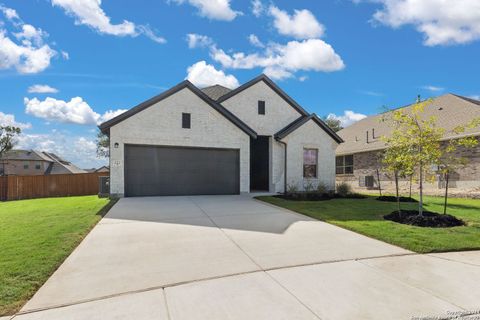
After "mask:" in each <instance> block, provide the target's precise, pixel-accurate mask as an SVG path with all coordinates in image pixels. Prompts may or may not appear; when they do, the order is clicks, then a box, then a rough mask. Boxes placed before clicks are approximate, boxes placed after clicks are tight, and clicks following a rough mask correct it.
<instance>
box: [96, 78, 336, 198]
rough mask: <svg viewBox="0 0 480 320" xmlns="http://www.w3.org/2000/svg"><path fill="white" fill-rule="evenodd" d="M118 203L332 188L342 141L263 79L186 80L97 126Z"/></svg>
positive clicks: (321, 122)
mask: <svg viewBox="0 0 480 320" xmlns="http://www.w3.org/2000/svg"><path fill="white" fill-rule="evenodd" d="M100 130H101V131H102V132H103V133H105V134H107V135H108V136H109V137H110V193H111V194H113V195H118V196H154V195H200V194H238V193H241V192H247V193H248V192H252V191H269V192H283V191H285V190H286V188H287V186H288V185H290V186H296V188H298V189H300V190H301V189H302V188H303V187H304V185H305V183H306V181H308V183H312V184H318V183H322V184H324V185H326V186H327V187H328V188H330V189H333V188H334V186H335V149H336V148H337V146H338V144H339V143H340V142H342V139H341V138H340V137H339V136H338V135H337V134H336V133H335V132H333V131H332V130H331V129H330V128H329V127H328V126H327V125H325V124H324V123H323V121H322V120H321V119H319V118H318V117H317V116H316V115H315V114H310V113H309V112H307V111H306V110H305V109H304V108H302V107H301V106H300V105H299V104H298V103H297V102H295V101H294V100H293V99H292V98H291V97H290V96H289V95H287V94H286V93H285V92H284V91H283V90H282V89H280V88H279V87H278V86H277V85H276V84H275V83H274V82H273V81H272V80H270V79H269V78H268V77H267V76H265V75H261V76H259V77H256V78H254V79H253V80H251V81H248V82H247V83H245V84H243V85H241V86H239V87H238V88H236V89H233V90H231V89H229V88H225V87H223V86H220V85H214V86H211V87H207V88H197V87H196V86H195V85H193V84H192V83H191V82H189V81H188V80H186V81H183V82H181V83H179V84H178V85H176V86H174V87H173V88H171V89H169V90H167V91H165V92H163V93H161V94H160V95H158V96H155V97H153V98H151V99H149V100H147V101H145V102H143V103H141V104H139V105H138V106H136V107H134V108H132V109H130V110H128V111H126V112H125V113H123V114H121V115H119V116H117V117H115V118H113V119H111V120H109V121H107V122H105V123H103V124H101V125H100Z"/></svg>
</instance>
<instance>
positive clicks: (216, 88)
mask: <svg viewBox="0 0 480 320" xmlns="http://www.w3.org/2000/svg"><path fill="white" fill-rule="evenodd" d="M200 90H202V91H203V93H205V94H206V95H207V96H208V97H209V98H210V99H212V100H214V101H217V100H218V99H219V98H220V97H221V96H224V95H226V94H227V93H229V92H230V91H232V90H231V89H228V88H227V87H224V86H221V85H219V84H216V85H213V86H210V87H205V88H203V89H200Z"/></svg>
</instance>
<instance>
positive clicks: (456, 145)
mask: <svg viewBox="0 0 480 320" xmlns="http://www.w3.org/2000/svg"><path fill="white" fill-rule="evenodd" d="M479 125H480V118H476V119H473V120H471V121H470V122H469V123H467V124H465V125H461V126H458V127H456V128H454V129H453V132H452V133H453V134H456V135H463V134H465V132H466V131H467V130H469V129H474V128H476V127H478V126H479ZM477 145H478V139H477V137H474V136H466V137H461V138H459V139H451V140H449V141H448V142H445V143H443V144H442V145H441V153H442V154H441V157H440V159H439V161H438V168H439V172H440V173H441V174H443V176H444V177H445V194H444V204H443V214H446V213H447V200H448V183H449V180H450V174H451V173H452V172H454V171H455V170H456V169H458V168H461V167H463V166H465V165H467V164H468V159H467V158H466V157H462V156H460V153H459V152H458V151H459V149H460V148H464V149H469V148H474V147H476V146H477Z"/></svg>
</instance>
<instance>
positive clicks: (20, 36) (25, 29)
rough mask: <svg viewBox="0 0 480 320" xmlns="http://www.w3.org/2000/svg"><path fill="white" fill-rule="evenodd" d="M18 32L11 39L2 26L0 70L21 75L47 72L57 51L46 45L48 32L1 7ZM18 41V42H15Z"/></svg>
mask: <svg viewBox="0 0 480 320" xmlns="http://www.w3.org/2000/svg"><path fill="white" fill-rule="evenodd" d="M0 9H1V11H2V12H3V14H4V15H5V16H6V17H7V19H8V20H10V21H11V22H12V25H13V27H14V28H15V29H18V30H19V31H18V32H15V33H13V37H9V35H8V33H7V30H6V29H5V25H1V24H0V70H1V69H16V70H17V71H18V72H19V73H38V72H41V71H43V70H45V69H46V68H47V67H48V66H49V65H50V61H51V59H52V58H53V57H54V56H55V55H56V51H55V50H53V49H52V48H50V46H49V45H48V44H45V43H44V42H45V38H46V37H47V36H48V34H47V33H46V32H44V31H43V30H41V29H39V28H38V29H37V28H35V27H34V26H32V25H30V24H26V23H24V22H23V21H22V20H21V19H20V18H19V16H18V14H17V13H16V11H15V10H13V9H10V8H6V7H4V6H0ZM15 40H16V41H15Z"/></svg>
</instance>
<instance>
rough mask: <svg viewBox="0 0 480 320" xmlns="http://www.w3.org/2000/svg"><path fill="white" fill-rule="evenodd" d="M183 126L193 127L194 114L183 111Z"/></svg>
mask: <svg viewBox="0 0 480 320" xmlns="http://www.w3.org/2000/svg"><path fill="white" fill-rule="evenodd" d="M182 128H183V129H191V128H192V114H191V113H186V112H182Z"/></svg>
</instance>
